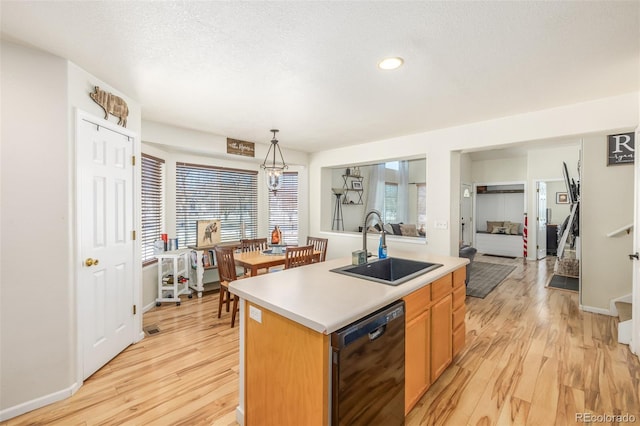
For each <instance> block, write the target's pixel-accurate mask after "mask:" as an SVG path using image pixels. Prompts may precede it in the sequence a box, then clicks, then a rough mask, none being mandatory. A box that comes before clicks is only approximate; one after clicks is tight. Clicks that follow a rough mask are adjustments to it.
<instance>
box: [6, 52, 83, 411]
mask: <svg viewBox="0 0 640 426" xmlns="http://www.w3.org/2000/svg"><path fill="white" fill-rule="evenodd" d="M1 46H2V49H1V55H2V61H1V62H2V74H1V78H2V80H1V82H2V93H1V96H2V145H1V147H0V148H1V161H2V163H1V165H2V166H1V168H0V171H1V173H2V174H1V182H2V187H1V192H0V197H1V203H2V204H1V205H2V208H1V209H0V211H1V213H2V218H1V233H2V239H1V250H2V251H1V252H0V256H1V258H0V263H1V270H0V276H1V279H0V285H1V290H2V292H1V296H2V298H1V301H0V303H1V305H0V306H1V309H0V318H1V320H0V335H1V339H2V340H1V344H0V389H2V390H1V392H2V398H0V410H5V409H7V408H9V407H13V406H15V405H18V404H20V403H23V402H25V401H29V400H32V399H34V398H38V397H43V396H44V395H48V394H51V393H54V392H56V391H59V390H60V389H63V388H67V387H69V386H70V385H71V384H72V383H73V382H74V379H75V378H74V375H73V372H74V370H73V364H72V360H73V359H74V358H75V347H74V340H73V339H72V335H73V334H72V333H74V332H75V329H74V327H73V319H72V313H73V312H74V308H75V303H74V299H73V270H72V268H71V255H72V253H71V250H70V248H71V247H70V236H71V235H72V232H73V229H72V226H73V225H72V221H71V212H70V203H71V201H72V200H71V199H70V193H69V182H70V181H71V165H72V162H71V158H70V147H69V134H68V126H67V121H68V120H69V113H68V111H67V101H66V99H67V62H66V61H65V60H63V59H61V58H57V57H54V56H52V55H49V54H45V53H42V52H39V51H35V50H31V49H25V48H22V47H20V46H17V45H14V44H11V43H8V42H6V41H2V45H1ZM38 272H42V273H38Z"/></svg>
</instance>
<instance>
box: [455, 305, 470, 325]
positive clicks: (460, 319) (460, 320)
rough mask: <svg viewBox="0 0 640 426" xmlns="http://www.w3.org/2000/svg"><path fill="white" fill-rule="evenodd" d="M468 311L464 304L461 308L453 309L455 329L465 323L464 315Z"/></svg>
mask: <svg viewBox="0 0 640 426" xmlns="http://www.w3.org/2000/svg"><path fill="white" fill-rule="evenodd" d="M454 309H455V308H454ZM466 312H467V310H466V309H465V308H464V306H461V307H460V308H458V309H455V310H454V311H453V329H454V330H456V329H457V328H458V327H460V326H461V325H464V315H465V313H466Z"/></svg>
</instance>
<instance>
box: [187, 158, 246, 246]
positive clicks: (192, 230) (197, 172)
mask: <svg viewBox="0 0 640 426" xmlns="http://www.w3.org/2000/svg"><path fill="white" fill-rule="evenodd" d="M205 219H220V228H221V229H220V239H221V241H238V240H240V239H241V238H256V237H257V230H258V172H256V171H251V170H238V169H227V168H220V167H212V166H204V165H198V164H186V163H177V164H176V237H177V238H178V245H179V247H187V246H193V245H195V244H196V238H197V235H196V233H197V221H198V220H205Z"/></svg>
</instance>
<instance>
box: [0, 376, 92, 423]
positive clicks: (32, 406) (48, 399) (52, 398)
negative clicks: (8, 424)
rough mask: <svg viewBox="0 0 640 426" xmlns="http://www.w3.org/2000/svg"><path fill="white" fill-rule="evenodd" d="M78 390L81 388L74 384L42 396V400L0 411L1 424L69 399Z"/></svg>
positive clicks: (38, 399) (33, 400)
mask: <svg viewBox="0 0 640 426" xmlns="http://www.w3.org/2000/svg"><path fill="white" fill-rule="evenodd" d="M78 389H80V386H79V385H78V384H77V383H74V384H73V385H71V386H69V387H68V388H65V389H62V390H59V391H57V392H54V393H50V394H49V395H45V396H41V397H40V398H36V399H32V400H31V401H27V402H23V403H21V404H18V405H16V406H14V407H9V408H5V409H4V410H2V411H0V422H4V421H5V420H9V419H12V418H14V417H17V416H19V415H21V414H24V413H28V412H29V411H33V410H36V409H38V408H42V407H44V406H47V405H49V404H53V403H54V402H58V401H62V400H63V399H67V398H69V397H70V396H72V395H73V394H74V393H76V392H77V391H78Z"/></svg>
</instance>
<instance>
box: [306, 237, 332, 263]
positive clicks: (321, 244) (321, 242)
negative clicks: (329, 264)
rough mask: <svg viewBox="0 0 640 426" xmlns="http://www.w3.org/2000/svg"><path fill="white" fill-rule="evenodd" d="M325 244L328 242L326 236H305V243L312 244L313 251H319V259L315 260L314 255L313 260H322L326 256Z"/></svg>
mask: <svg viewBox="0 0 640 426" xmlns="http://www.w3.org/2000/svg"><path fill="white" fill-rule="evenodd" d="M327 244H329V239H328V238H318V237H307V245H312V246H313V249H314V250H315V251H319V252H320V257H319V259H317V260H316V258H315V257H314V259H313V261H314V262H324V261H325V259H326V258H327Z"/></svg>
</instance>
